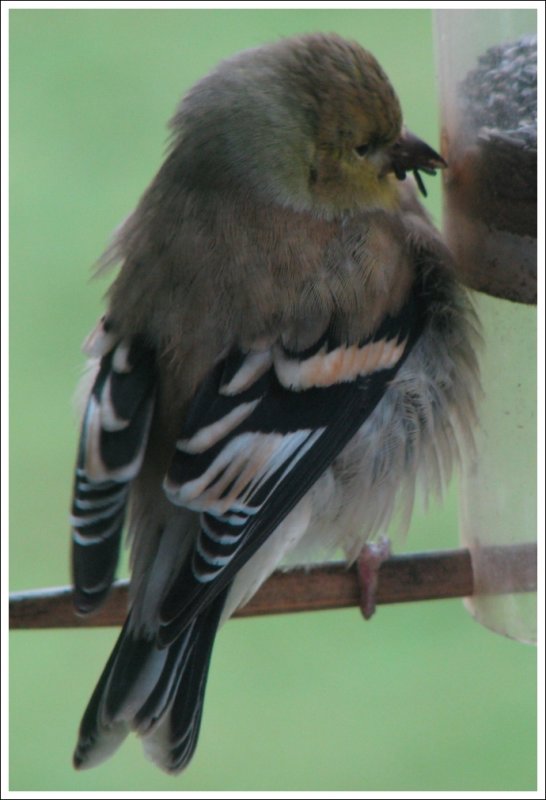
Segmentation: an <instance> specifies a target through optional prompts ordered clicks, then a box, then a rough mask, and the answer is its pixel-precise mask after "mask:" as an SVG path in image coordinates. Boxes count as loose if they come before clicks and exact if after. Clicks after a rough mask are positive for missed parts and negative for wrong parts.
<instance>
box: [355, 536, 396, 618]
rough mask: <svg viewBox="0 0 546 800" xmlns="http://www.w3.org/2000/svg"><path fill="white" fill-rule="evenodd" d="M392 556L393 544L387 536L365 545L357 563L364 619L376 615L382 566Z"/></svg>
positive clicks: (361, 608)
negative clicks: (378, 582) (378, 583)
mask: <svg viewBox="0 0 546 800" xmlns="http://www.w3.org/2000/svg"><path fill="white" fill-rule="evenodd" d="M390 555H391V543H390V541H389V539H388V538H387V537H386V536H382V537H381V538H380V539H379V540H378V541H377V542H369V543H368V544H366V545H364V547H363V548H362V551H361V553H360V555H359V557H358V561H357V573H358V580H359V583H360V610H361V611H362V616H363V617H364V619H366V620H368V619H371V617H373V615H374V613H375V603H376V594H377V581H378V578H379V570H380V568H381V564H382V563H383V562H384V561H386V560H387V559H388V558H389V557H390Z"/></svg>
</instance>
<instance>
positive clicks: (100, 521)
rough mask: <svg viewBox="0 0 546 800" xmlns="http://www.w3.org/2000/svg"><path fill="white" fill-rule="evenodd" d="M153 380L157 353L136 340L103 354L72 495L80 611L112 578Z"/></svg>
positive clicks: (98, 599)
mask: <svg viewBox="0 0 546 800" xmlns="http://www.w3.org/2000/svg"><path fill="white" fill-rule="evenodd" d="M154 385H155V375H154V368H153V354H152V352H151V351H150V350H149V349H148V348H146V347H145V346H144V345H143V344H142V343H140V342H138V341H137V340H133V341H132V342H131V343H130V344H129V343H125V342H121V343H118V344H117V346H116V347H114V348H113V349H112V350H110V352H108V353H106V354H105V355H104V356H103V357H102V359H101V362H100V367H99V371H98V373H97V376H96V378H95V382H94V385H93V389H92V391H91V394H90V396H89V400H88V403H87V408H86V412H85V415H84V419H83V423H82V431H81V436H80V445H79V451H78V461H77V465H76V477H75V483H74V494H73V501H72V520H71V521H72V573H73V582H74V587H75V604H76V607H77V609H78V611H79V612H80V613H87V612H90V611H93V610H94V609H96V608H97V607H98V606H99V605H100V604H101V603H102V601H103V600H104V598H105V597H106V594H107V593H108V590H109V588H110V585H111V583H112V581H113V579H114V575H115V570H116V566H117V562H118V556H119V547H120V541H121V533H122V529H123V524H124V521H125V511H126V505H127V497H128V491H129V486H130V482H131V481H132V479H133V478H134V477H135V475H136V474H137V473H138V470H139V469H140V464H141V462H142V457H143V454H144V449H145V447H146V442H147V436H148V428H149V424H150V419H151V414H152V407H153V394H154Z"/></svg>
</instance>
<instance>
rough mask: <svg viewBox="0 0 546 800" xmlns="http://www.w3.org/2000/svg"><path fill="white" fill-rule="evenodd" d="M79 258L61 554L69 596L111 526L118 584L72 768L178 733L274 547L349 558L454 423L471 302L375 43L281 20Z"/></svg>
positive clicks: (378, 528)
mask: <svg viewBox="0 0 546 800" xmlns="http://www.w3.org/2000/svg"><path fill="white" fill-rule="evenodd" d="M171 129H172V142H171V146H170V151H169V153H168V156H167V158H166V160H165V162H164V164H163V165H162V167H161V168H160V170H159V172H158V173H157V175H156V177H155V178H154V180H153V181H152V183H151V185H150V186H149V188H148V189H147V190H146V191H145V193H144V195H143V196H142V198H141V200H140V202H139V203H138V206H137V208H136V210H135V211H134V212H133V214H131V216H130V217H129V218H128V219H127V220H126V221H125V222H124V223H123V224H122V225H121V227H120V228H119V229H118V231H117V232H116V234H115V238H114V240H113V244H112V245H111V247H110V248H109V250H108V251H107V253H106V255H105V257H104V259H103V261H104V263H108V264H118V265H119V272H118V274H117V277H116V279H115V280H114V282H113V285H112V286H111V288H110V290H109V294H108V305H107V310H106V313H105V315H104V316H103V318H102V319H101V320H100V322H99V323H98V325H97V327H96V328H95V330H94V331H93V333H92V334H91V335H90V336H89V338H88V340H87V342H86V345H85V348H84V349H85V352H86V353H87V355H88V357H89V359H90V361H91V367H90V374H91V378H89V376H88V377H87V378H86V381H87V384H86V385H88V386H89V387H90V388H89V391H88V399H87V404H86V408H85V411H84V413H83V421H82V427H81V437H80V444H79V451H78V455H77V464H76V470H75V483H74V496H73V506H72V517H71V524H72V572H73V583H74V596H75V605H76V610H77V611H78V613H80V614H90V613H92V612H93V611H95V610H96V609H97V608H98V607H99V606H100V605H101V604H102V603H103V602H104V600H105V598H106V597H107V595H108V591H109V589H110V586H111V584H112V581H113V579H114V576H115V573H116V566H117V562H118V554H119V550H120V542H121V538H122V531H123V529H124V526H125V524H126V523H127V530H128V539H129V541H130V543H131V569H132V578H131V587H130V607H129V611H128V615H127V619H126V621H125V624H124V625H123V628H122V631H121V633H120V636H119V638H118V640H117V644H116V645H115V647H114V650H113V652H112V654H111V656H110V658H109V660H108V663H107V664H106V667H105V668H104V671H103V673H102V676H101V677H100V679H99V682H98V684H97V687H96V689H95V691H94V693H93V695H92V697H91V700H90V702H89V705H88V707H87V710H86V711H85V713H84V716H83V719H82V722H81V727H80V732H79V739H78V743H77V747H76V751H75V754H74V764H75V766H76V767H78V768H84V767H91V766H94V765H96V764H98V763H100V762H101V761H103V760H104V759H106V758H107V757H109V756H110V755H111V754H112V753H113V752H114V751H115V750H116V748H117V747H118V746H119V745H120V744H121V742H122V741H123V740H124V738H125V737H126V735H127V734H128V733H129V732H130V731H135V732H136V733H137V734H138V735H139V736H140V737H142V742H143V745H144V750H145V753H146V755H147V756H148V757H149V758H151V759H152V760H153V761H154V762H155V763H156V764H157V765H158V766H159V767H161V768H162V769H164V770H166V771H167V772H170V773H177V772H179V771H180V770H182V769H184V767H186V766H187V764H188V762H189V761H190V759H191V757H192V754H193V752H194V749H195V746H196V743H197V738H198V734H199V727H200V721H201V715H202V709H203V697H204V692H205V684H206V679H207V671H208V667H209V661H210V657H211V651H212V647H213V642H214V638H215V635H216V631H217V628H218V626H219V624H220V623H221V622H223V621H224V620H226V619H227V618H228V617H229V616H230V615H231V614H232V613H233V611H234V610H235V609H236V608H237V607H239V606H240V605H242V604H244V603H245V602H246V601H247V600H248V599H249V598H250V597H251V596H252V595H253V594H254V593H255V592H256V590H257V589H258V588H259V586H260V584H261V583H262V582H263V581H264V580H265V579H266V578H267V577H268V576H269V575H270V574H271V573H272V572H273V570H274V569H275V568H276V567H277V566H278V565H279V564H281V563H283V562H286V561H287V560H292V561H294V560H298V559H299V560H302V561H308V560H309V559H310V558H311V557H316V556H317V554H327V553H332V552H333V551H334V550H335V549H336V548H338V547H341V548H343V550H344V551H345V553H346V555H347V559H348V560H349V561H351V560H354V559H355V558H356V556H357V555H358V553H359V551H360V550H361V548H362V546H363V545H364V543H365V542H367V541H368V540H370V539H371V538H372V537H374V536H376V535H377V534H379V533H381V532H383V531H384V530H385V529H386V527H387V525H388V523H389V521H390V520H391V518H392V517H393V514H394V513H395V511H397V510H398V511H401V512H402V513H403V514H404V515H405V517H406V518H408V516H409V514H410V512H411V506H412V502H413V497H414V492H415V487H416V483H417V481H418V479H419V480H420V481H421V482H422V483H423V485H424V487H425V489H426V490H429V489H431V488H432V489H438V488H440V487H441V485H442V484H443V483H444V482H445V481H447V479H448V478H449V475H450V471H451V468H452V464H453V462H454V461H456V460H457V458H458V457H459V454H460V452H461V450H462V449H463V448H464V447H465V446H466V445H467V444H468V443H469V442H471V440H472V428H473V426H474V424H475V400H476V394H477V391H478V385H479V377H478V367H477V361H476V355H475V352H476V343H477V337H478V332H477V323H476V320H475V318H474V315H473V312H472V310H471V307H470V305H469V302H468V300H467V298H466V295H465V292H464V290H463V289H462V288H461V287H460V286H459V285H458V283H457V280H456V277H455V272H454V267H453V262H452V258H451V256H450V254H449V252H448V250H447V249H446V247H445V245H444V244H443V242H442V240H441V237H440V235H439V234H438V232H437V231H436V230H435V228H434V227H433V225H432V223H431V221H430V219H429V217H428V216H427V214H426V212H425V210H424V209H423V207H422V206H421V204H420V203H419V201H418V198H417V192H416V183H415V181H414V180H413V178H411V177H410V178H409V179H408V180H405V178H406V173H408V172H413V173H414V174H415V175H416V177H417V188H423V186H422V181H421V178H420V176H419V170H421V171H424V172H428V173H432V174H434V170H436V169H438V168H443V167H445V166H446V165H445V163H444V162H443V160H442V158H441V157H440V156H439V155H438V154H437V153H436V152H435V151H434V150H432V149H431V148H430V147H428V146H427V145H426V144H425V143H424V142H422V141H420V140H419V139H418V138H417V137H415V136H413V135H412V134H410V133H409V132H408V131H407V130H405V128H404V126H403V123H402V113H401V109H400V105H399V101H398V99H397V96H396V94H395V92H394V90H393V88H392V86H391V84H390V83H389V80H388V78H387V76H386V75H385V73H384V72H383V70H382V69H381V67H380V66H379V64H378V63H377V61H376V59H375V58H374V57H373V56H372V55H371V54H370V53H369V52H367V51H366V50H364V49H362V48H361V47H360V46H359V45H358V44H356V43H354V42H350V41H346V40H344V39H342V38H340V37H339V36H336V35H320V34H319V35H307V36H302V37H298V38H290V39H284V40H281V41H278V42H275V43H273V44H270V45H266V46H263V47H259V48H257V49H253V50H248V51H245V52H242V53H239V54H237V55H235V56H234V57H232V58H230V59H228V60H226V61H224V62H222V63H221V64H220V65H219V66H218V67H217V68H216V69H214V70H213V71H212V72H211V73H210V74H209V75H207V76H206V77H205V78H203V79H202V80H201V81H199V82H198V83H197V84H196V85H195V86H194V87H193V88H192V89H191V90H190V91H189V93H188V94H187V95H186V96H185V98H184V99H183V100H182V103H181V105H180V107H179V108H178V110H177V112H176V114H175V116H174V117H173V119H172V122H171Z"/></svg>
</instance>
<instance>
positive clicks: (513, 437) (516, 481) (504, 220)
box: [435, 10, 537, 642]
mask: <svg viewBox="0 0 546 800" xmlns="http://www.w3.org/2000/svg"><path fill="white" fill-rule="evenodd" d="M435 37H436V52H437V64H438V72H439V82H440V107H441V125H442V134H441V139H442V155H443V157H444V158H445V159H446V161H447V162H448V169H447V170H446V171H445V175H444V176H443V181H444V183H443V195H444V233H445V236H446V239H447V241H448V244H449V246H450V248H451V250H452V251H453V253H454V256H455V260H456V263H457V269H458V271H459V276H460V278H461V280H462V281H463V283H465V284H466V285H467V286H468V287H470V288H471V289H472V290H474V291H473V293H472V294H473V297H474V301H475V306H476V311H477V314H478V317H479V319H480V322H481V325H482V330H483V339H484V346H483V352H482V354H481V371H482V386H483V400H482V403H481V407H480V409H479V417H480V425H479V428H478V431H477V436H476V449H475V452H474V453H473V454H471V455H470V456H468V457H467V458H466V462H465V463H464V468H463V474H462V478H461V486H460V497H461V501H460V519H461V522H460V531H461V540H462V544H463V546H465V547H468V548H469V549H470V551H471V554H472V562H473V572H474V580H475V594H474V595H473V596H472V597H471V598H468V599H467V600H465V602H466V604H467V606H468V608H469V610H470V611H471V613H472V614H473V615H474V616H475V617H476V619H478V620H479V621H480V622H481V623H483V624H484V625H486V626H487V627H489V628H491V629H492V630H495V631H497V632H499V633H502V634H505V635H507V636H510V637H513V638H516V639H518V640H520V641H526V642H534V641H536V593H520V592H518V591H517V588H518V579H517V577H516V576H517V574H521V572H522V570H523V571H526V570H527V571H529V570H533V569H536V563H535V561H534V559H533V553H534V552H535V550H534V546H533V543H534V542H536V530H537V519H536V508H537V473H536V469H537V463H536V444H537V429H536V425H537V420H536V356H537V352H536V344H537V338H536V331H537V328H536V326H537V307H536V302H537V243H536V232H537V205H536V203H537V91H536V86H537V44H536V41H537V40H536V12H535V11H529V10H521V11H517V10H510V11H508V10H507V11H502V10H483V11H482V10H464V11H463V10H460V11H459V10H443V11H437V12H435ZM507 547H508V548H511V549H512V553H513V556H511V559H510V563H511V568H510V569H508V570H506V562H505V561H503V570H504V573H503V575H502V576H499V574H498V570H499V566H498V564H499V561H498V559H497V558H496V554H498V552H499V548H507ZM499 582H500V583H502V584H503V585H504V588H505V591H506V590H508V593H498V586H499ZM493 587H496V588H493ZM511 587H513V591H512V589H511ZM510 592H511V593H510Z"/></svg>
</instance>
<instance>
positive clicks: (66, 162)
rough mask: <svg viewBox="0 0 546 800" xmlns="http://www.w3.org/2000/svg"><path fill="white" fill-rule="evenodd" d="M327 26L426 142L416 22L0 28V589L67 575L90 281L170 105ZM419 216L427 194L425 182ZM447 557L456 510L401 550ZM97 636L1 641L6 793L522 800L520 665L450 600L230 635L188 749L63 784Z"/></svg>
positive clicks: (526, 744)
mask: <svg viewBox="0 0 546 800" xmlns="http://www.w3.org/2000/svg"><path fill="white" fill-rule="evenodd" d="M310 31H325V32H329V31H336V32H338V33H340V34H342V35H347V36H350V37H352V38H355V39H357V40H358V41H359V42H360V43H361V44H363V45H364V46H365V47H368V48H369V49H371V50H372V51H373V52H374V53H375V55H376V56H377V57H378V59H379V60H380V62H381V63H382V65H383V66H384V67H385V69H386V71H387V73H388V74H389V76H390V78H391V80H392V82H393V84H394V85H395V87H396V89H397V91H398V93H399V95H400V98H401V101H402V105H403V108H404V109H405V116H406V122H407V123H408V126H409V127H410V128H411V129H412V130H414V131H415V132H416V133H417V134H419V135H420V136H422V137H423V138H424V139H425V140H427V141H429V142H430V143H431V144H432V145H435V144H436V143H437V142H438V128H437V110H436V94H435V77H434V64H433V38H432V20H431V12H430V11H419V10H409V11H403V10H393V11H379V10H378V11H375V10H325V11H319V10H311V9H309V10H286V11H284V10H271V11H269V10H251V9H249V10H233V11H229V10H208V11H206V10H170V11H163V10H159V11H154V10H150V11H134V10H128V11H84V10H82V11H68V10H63V11H49V10H48V11H34V10H15V11H11V13H10V39H11V42H10V46H11V52H10V56H11V74H10V106H11V117H10V122H11V124H10V135H11V170H10V182H11V271H10V283H11V286H10V288H11V315H10V316H11V319H10V332H11V374H10V377H11V539H10V542H11V547H10V557H11V573H10V577H11V589H12V590H17V589H27V588H31V587H32V588H36V587H42V586H51V585H58V584H65V583H67V582H68V579H69V569H68V525H67V508H68V505H69V495H70V491H71V480H72V478H71V470H72V467H73V459H74V450H75V445H76V435H77V434H76V423H75V415H74V412H73V409H72V405H71V396H72V393H73V390H74V387H75V384H76V382H77V380H78V376H79V374H80V370H81V367H82V363H83V359H82V356H81V353H80V343H81V342H82V340H83V338H84V336H85V335H86V334H87V332H88V331H89V330H90V329H91V327H92V326H93V325H94V323H95V319H96V318H97V316H98V315H99V314H100V313H101V309H102V301H101V298H102V295H103V293H104V291H105V289H106V286H107V281H105V279H101V280H95V281H93V282H89V274H90V267H91V265H92V264H93V262H94V261H95V260H96V258H97V257H98V256H99V254H100V252H101V251H102V249H103V247H104V246H105V244H106V243H107V240H108V237H109V234H110V232H111V231H112V229H113V228H114V227H115V226H116V225H117V224H118V223H119V222H120V221H121V220H122V219H123V218H124V216H125V215H126V214H127V213H128V212H129V211H130V210H131V209H132V207H133V206H134V204H135V202H136V201H137V199H138V197H139V195H140V193H141V192H142V191H143V189H144V188H145V186H146V185H147V183H148V181H149V180H150V179H151V177H152V176H153V174H154V172H155V170H156V169H157V168H158V166H159V164H160V162H161V158H162V154H163V153H164V145H165V140H166V129H165V124H166V121H167V119H168V118H169V117H170V115H171V114H172V112H173V111H174V108H175V106H176V104H177V102H178V100H179V98H180V96H181V95H182V93H183V92H184V91H185V90H186V89H187V88H188V87H189V86H190V85H191V84H192V83H193V82H194V81H195V80H196V79H198V78H199V77H200V76H202V75H203V74H204V73H205V72H206V71H207V70H208V69H209V68H210V67H211V66H212V65H214V64H215V63H216V62H217V61H218V60H219V59H221V58H223V57H225V56H228V55H230V54H232V53H233V52H235V51H237V50H240V49H243V48H246V47H250V46H255V45H259V44H261V43H263V42H266V41H269V40H271V39H274V38H276V37H279V36H281V35H289V34H293V33H297V32H310ZM427 185H428V188H429V200H428V205H429V208H430V210H431V211H432V213H433V215H434V217H435V219H436V220H437V221H439V208H440V186H439V180H438V179H436V180H434V179H428V180H427ZM456 546H457V520H456V500H455V497H454V494H453V492H452V493H451V494H450V496H449V497H448V498H447V502H446V503H445V505H444V506H443V508H439V507H433V508H432V509H430V510H429V512H428V513H427V514H426V515H425V514H423V513H417V514H416V516H415V518H414V523H413V525H412V531H411V532H410V536H409V539H408V541H407V544H406V545H405V548H406V549H410V550H419V549H435V548H448V547H456ZM115 636H116V632H115V631H114V630H112V629H107V630H97V631H92V630H81V631H67V632H57V631H55V632H54V631H51V632H43V633H42V632H15V633H13V634H11V637H10V641H11V648H10V659H11V672H10V676H11V677H10V681H11V683H10V698H11V700H10V722H11V739H10V767H11V781H10V788H11V789H12V790H22V791H36V790H50V791H62V790H65V791H86V790H87V791H99V790H104V791H115V790H121V791H123V790H127V791H128V790H141V791H145V790H187V791H196V790H331V791H335V790H353V791H365V790H370V791H380V790H391V791H395V790H414V791H427V790H428V791H441V790H452V791H463V790H467V791H478V790H490V791H502V790H506V791H509V790H520V791H522V790H532V789H534V788H535V785H536V780H535V775H536V741H535V732H536V722H535V711H536V706H535V688H536V686H535V663H536V661H535V659H536V654H535V650H534V649H533V648H530V647H526V646H524V645H520V644H516V643H514V642H512V641H509V640H507V639H503V638H501V637H499V636H496V635H494V634H492V633H490V632H488V631H487V630H485V629H483V628H481V627H479V626H478V625H477V624H476V623H474V622H473V621H472V619H471V618H470V617H469V616H468V615H467V613H466V612H465V610H464V609H463V606H462V604H461V603H460V602H459V601H444V602H434V603H422V604H409V605H406V606H392V607H382V608H380V610H379V612H378V614H377V615H376V617H375V618H374V619H373V621H372V622H371V623H369V624H364V622H363V621H362V619H361V618H360V616H359V613H358V612H357V611H356V610H347V611H343V612H323V613H315V614H303V615H293V616H283V617H275V618H270V619H256V620H236V621H232V622H230V623H228V624H227V625H226V626H225V627H224V628H223V630H222V632H221V633H220V636H219V638H218V640H217V644H216V648H215V653H214V657H213V663H212V669H211V674H210V680H209V687H208V695H207V701H206V705H205V714H204V724H203V729H202V735H201V741H200V744H199V747H198V749H197V753H196V756H195V759H194V761H193V762H192V764H191V766H190V768H189V769H188V770H187V772H185V773H183V774H182V775H180V776H178V777H176V778H172V777H168V776H166V775H163V774H162V773H160V772H159V771H158V770H157V769H156V768H155V767H153V766H152V765H151V764H149V763H148V762H147V761H145V759H144V758H143V756H142V754H141V752H140V745H139V743H138V741H137V740H135V738H134V737H132V738H131V739H130V740H129V741H128V742H127V743H126V744H125V745H124V747H123V748H122V750H121V751H119V752H118V754H117V755H116V757H115V758H114V759H112V760H111V761H109V762H108V763H106V764H104V765H103V766H101V767H99V768H98V769H96V770H92V771H89V772H84V773H76V772H74V771H73V769H72V766H71V753H72V749H73V745H74V741H75V734H76V729H77V726H78V724H79V719H80V715H81V712H82V711H83V708H84V705H85V703H86V702H87V700H88V697H89V694H90V692H91V690H92V688H93V686H94V682H95V680H96V678H97V677H98V674H99V672H100V670H101V668H102V666H103V663H104V661H105V659H106V657H107V654H108V653H109V650H110V647H111V645H112V644H113V641H114V638H115Z"/></svg>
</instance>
